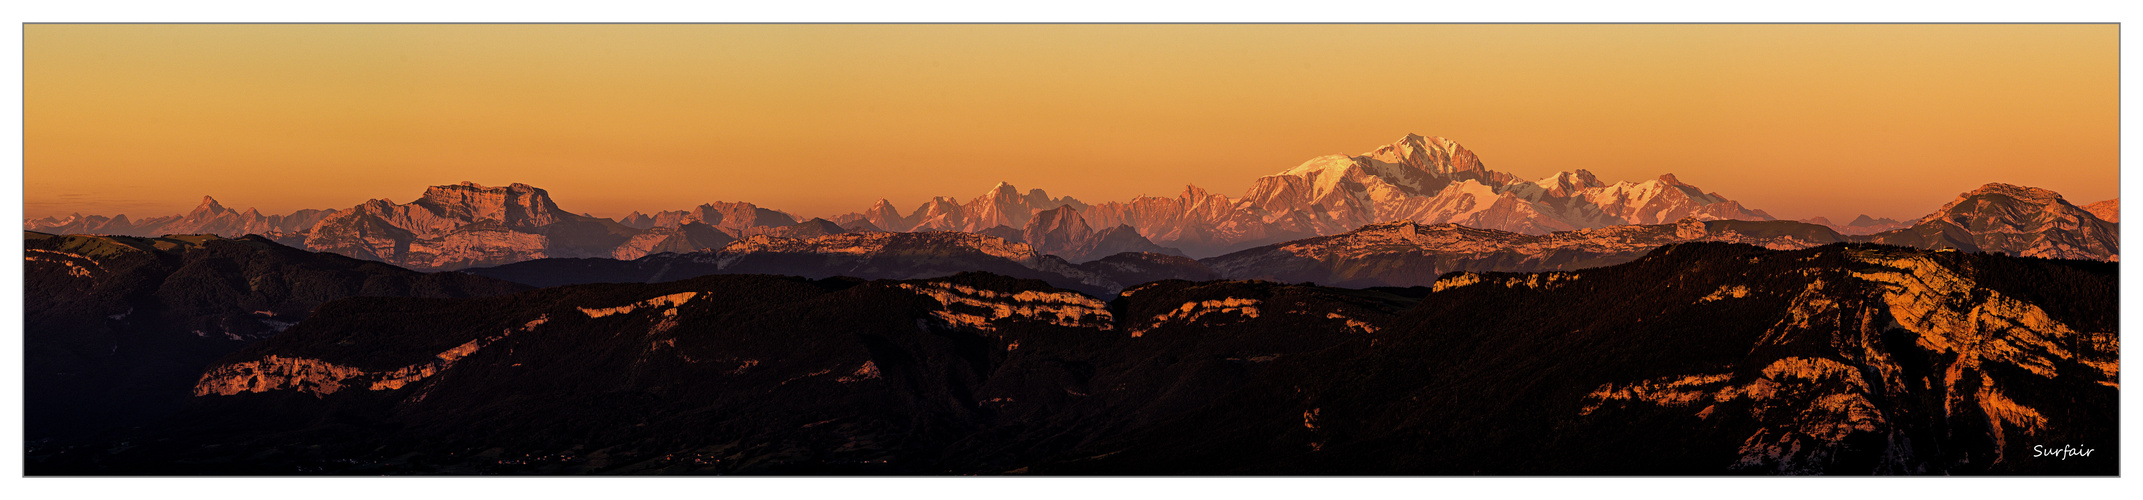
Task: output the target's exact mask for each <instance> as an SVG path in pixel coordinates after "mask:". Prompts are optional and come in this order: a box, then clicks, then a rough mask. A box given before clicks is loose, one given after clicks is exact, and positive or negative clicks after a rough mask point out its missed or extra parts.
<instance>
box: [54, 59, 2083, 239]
mask: <svg viewBox="0 0 2143 500" xmlns="http://www.w3.org/2000/svg"><path fill="white" fill-rule="evenodd" d="M24 38H25V40H24V94H25V95H24V115H25V116H24V148H25V151H24V157H25V164H24V190H25V193H24V197H25V215H26V216H30V217H42V216H47V215H64V214H66V213H69V212H80V213H84V214H102V215H112V214H115V213H125V214H128V215H129V216H133V217H143V216H154V215H168V214H175V213H182V212H184V211H186V210H189V209H191V208H192V207H193V206H194V205H195V204H197V203H198V202H199V200H200V196H202V195H213V196H215V197H216V198H217V199H218V200H220V201H222V202H223V204H224V205H226V206H228V207H231V208H236V209H243V208H245V207H258V208H259V209H260V210H261V211H263V212H265V213H287V212H290V211H293V210H296V209H300V208H346V207H349V206H353V205H356V204H358V203H360V202H363V201H364V200H367V199H372V198H387V199H391V200H394V201H396V202H408V201H411V200H413V199H415V198H416V197H417V195H419V194H421V193H422V192H423V190H424V188H425V186H429V185H435V184H451V183H454V182H459V181H464V180H467V181H476V182H478V183H483V184H490V185H502V184H506V183H511V182H524V183H528V184H532V185H535V186H538V187H543V188H545V189H548V190H549V191H550V192H551V194H552V197H553V198H554V199H556V200H557V201H558V203H559V204H560V205H561V206H562V207H564V208H566V209H567V210H572V211H575V212H589V213H593V214H595V215H599V216H606V217H616V216H621V215H624V214H625V213H626V212H629V211H633V210H639V211H643V212H653V211H657V210H675V209H685V208H689V207H692V206H695V205H698V204H700V203H705V202H711V201H750V202H753V203H757V204H759V205H761V206H765V207H770V208H777V209H782V210H787V211H790V212H793V213H797V214H800V215H804V216H807V217H811V216H832V215H835V214H839V213H845V212H853V211H860V210H863V209H864V208H867V207H869V206H870V205H871V204H872V203H873V202H875V201H876V200H878V199H880V198H885V199H890V200H892V201H893V202H894V204H895V205H896V206H898V207H900V208H901V209H902V210H903V211H906V210H909V209H912V208H914V207H915V206H917V205H920V204H921V203H922V202H923V201H925V200H927V199H929V197H931V196H954V197H956V198H959V199H961V200H966V199H968V198H972V197H974V196H976V195H978V194H980V193H982V192H983V191H985V190H987V189H988V188H989V187H990V186H992V185H994V184H995V183H996V182H998V181H1008V182H1011V183H1013V184H1014V185H1016V186H1019V187H1020V188H1021V189H1028V188H1043V189H1046V190H1048V191H1049V192H1050V193H1051V194H1052V195H1059V196H1062V195H1071V196H1074V197H1077V198H1079V199H1081V200H1084V201H1087V202H1103V201H1112V200H1114V201H1127V200H1129V199H1130V198H1132V197H1135V196H1138V195H1141V194H1150V195H1164V196H1173V195H1174V194H1176V193H1178V192H1180V191H1181V190H1182V189H1183V185H1185V184H1196V185H1198V186H1200V187H1204V188H1206V189H1208V190H1211V191H1214V192H1217V193H1222V194H1227V195H1229V196H1231V197H1234V196H1240V195H1241V194H1242V193H1243V191H1244V190H1245V189H1247V188H1248V187H1249V185H1250V182H1251V181H1252V180H1253V179H1255V178H1257V177H1259V176H1262V175H1269V174H1273V173H1277V172H1279V171H1281V170H1285V169H1287V168H1288V167H1292V166H1294V165H1296V164H1299V163H1301V162H1302V161H1304V160H1308V159H1310V158H1312V157H1315V156H1318V155H1324V154H1331V153H1348V154H1356V153H1362V152H1366V151H1369V150H1371V149H1374V148H1376V147H1377V146H1379V145H1383V144H1388V143H1390V142H1393V141H1395V140H1397V139H1399V138H1400V137H1402V136H1404V135H1405V134H1407V133H1419V134H1423V135H1437V136H1443V137H1447V138H1450V139H1453V140H1456V141H1458V142H1460V143H1461V144H1464V145H1465V146H1466V147H1467V148H1469V149H1472V150H1474V151H1475V152H1476V153H1477V154H1479V155H1480V157H1481V159H1482V162H1483V163H1484V164H1486V165H1487V166H1488V167H1489V168H1491V169H1495V170H1500V171H1505V172H1510V173H1513V174H1517V175H1519V176H1521V177H1526V178H1529V179H1530V178H1540V177H1545V176H1548V175H1551V174H1553V173H1555V172H1557V171H1562V170H1571V169H1579V168H1583V169H1588V170H1591V171H1592V172H1594V173H1595V174H1597V175H1598V176H1599V177H1600V178H1601V179H1602V180H1605V181H1608V182H1615V181H1623V180H1628V181H1641V180H1646V179H1651V178H1654V177H1656V176H1658V175H1659V174H1662V173H1670V172H1671V173H1674V174H1676V175H1677V177H1679V178H1680V179H1681V180H1682V181H1684V182H1688V183H1690V184H1694V185H1697V186H1699V187H1702V188H1704V189H1705V190H1708V191H1714V192H1718V193H1721V194H1724V195H1726V196H1727V197H1729V198H1732V199H1735V200H1738V201H1740V202H1742V203H1743V204H1744V205H1747V206H1749V207H1753V208H1759V209H1763V210H1766V211H1768V212H1770V213H1771V214H1772V215H1774V216H1778V217H1781V218H1790V219H1798V218H1806V217H1814V216H1827V217H1830V218H1832V219H1834V220H1836V221H1838V222H1841V223H1842V222H1845V221H1846V220H1848V219H1850V218H1851V217H1853V216H1854V215H1856V214H1861V213H1866V214H1870V215H1874V216H1877V217H1892V218H1899V219H1906V218H1914V217H1918V216H1920V215H1924V214H1926V213H1929V212H1932V211H1934V210H1935V209H1936V208H1938V207H1940V206H1941V205H1942V204H1943V203H1946V202H1948V201H1950V200H1951V199H1952V198H1954V197H1955V196H1956V195H1957V194H1958V193H1960V192H1963V191H1967V190H1970V189H1973V188H1975V187H1977V186H1979V185H1981V184H1984V183H1988V182H2007V183H2012V184H2022V185H2028V186H2037V187H2043V188H2048V189H2053V190H2055V191H2059V192H2061V193H2062V194H2063V195H2064V196H2065V197H2066V198H2068V199H2069V201H2070V202H2072V203H2076V204H2079V205H2081V204H2084V203H2089V202H2095V201H2099V200H2104V199H2108V198H2113V197H2115V196H2118V189H2119V188H2118V185H2117V180H2118V175H2119V158H2118V153H2119V139H2118V137H2117V133H2118V129H2119V110H2118V108H2117V103H2118V98H2119V89H2118V78H2119V73H2118V70H2119V68H2118V63H2119V61H2118V54H2117V51H2118V45H2117V41H2118V40H2117V39H2118V28H2117V26H2115V25H1905V26H1899V25H1515V26H1511V25H602V26H581V25H476V26H469V25H111V26H99V25H29V26H26V27H25V28H24Z"/></svg>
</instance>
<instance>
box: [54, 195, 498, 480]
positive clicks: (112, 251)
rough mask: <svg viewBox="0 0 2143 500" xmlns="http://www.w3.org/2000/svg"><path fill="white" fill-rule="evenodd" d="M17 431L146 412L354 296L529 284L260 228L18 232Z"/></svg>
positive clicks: (485, 290) (134, 419)
mask: <svg viewBox="0 0 2143 500" xmlns="http://www.w3.org/2000/svg"><path fill="white" fill-rule="evenodd" d="M23 247H24V252H23V254H24V263H23V281H24V285H25V291H26V292H27V293H24V299H23V316H24V320H25V321H24V322H25V325H24V328H23V333H24V339H23V348H24V356H23V358H24V361H25V365H26V366H25V370H24V372H25V373H24V375H25V377H24V389H25V390H24V392H25V396H26V397H25V401H24V405H23V406H24V417H25V418H24V424H25V425H24V431H25V436H26V438H27V439H29V440H31V441H32V442H35V441H37V440H40V439H44V438H48V437H55V436H71V435H82V434H88V433H95V432H100V431H104V430H109V429H113V428H120V427H125V426H130V425H141V424H146V423H150V422H154V421H156V420H158V419H161V418H163V417H164V416H166V415H169V414H170V413H171V412H172V411H175V410H177V409H178V407H179V406H180V403H181V402H183V401H185V400H186V399H187V397H188V395H189V393H190V392H191V382H192V381H194V380H195V379H197V378H199V376H200V373H201V371H202V370H204V369H206V368H207V366H208V364H209V362H212V361H215V360H216V359H217V358H221V357H223V356H224V355H227V354H230V353H231V352H233V351H236V350H238V349H239V348H241V347H244V346H246V345H247V344H248V343H251V342H254V341H257V340H259V339H263V338H267V337H270V336H273V335H275V334H276V332H279V331H282V330H283V329H285V328H289V327H290V325H292V324H295V323H298V322H300V321H303V320H304V319H305V318H306V316H307V315H309V314H311V313H312V311H313V308H315V307H319V306H320V304H322V303H326V302H328V301H332V300H335V299H341V298H345V297H356V296H394V297H474V296H485V295H502V294H507V293H513V292H519V291H524V290H528V289H529V287H527V286H523V285H518V284H514V283H509V282H505V281H500V280H495V279H491V278H483V277H478V276H470V275H466V274H459V273H437V274H425V273H419V272H415V271H410V270H407V269H402V268H398V267H394V266H391V265H387V264H383V263H379V262H370V261H363V260H357V259H353V258H349V257H344V256H341V255H335V254H330V253H316V252H307V251H304V250H299V249H296V248H291V247H288V246H283V245H280V244H277V243H275V242H273V241H269V240H268V239H266V238H262V237H260V236H245V237H240V238H222V237H217V236H210V235H169V236H164V237H161V238H139V237H132V236H86V235H66V236H59V235H50V234H44V233H39V232H34V231H24V232H23Z"/></svg>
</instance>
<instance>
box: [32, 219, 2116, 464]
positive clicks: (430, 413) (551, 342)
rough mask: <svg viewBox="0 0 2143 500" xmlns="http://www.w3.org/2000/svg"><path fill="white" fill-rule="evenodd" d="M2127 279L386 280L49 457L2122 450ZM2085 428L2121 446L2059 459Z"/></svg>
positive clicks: (1062, 458) (1866, 457)
mask: <svg viewBox="0 0 2143 500" xmlns="http://www.w3.org/2000/svg"><path fill="white" fill-rule="evenodd" d="M1696 222H1703V221H1696ZM916 234H963V233H947V232H931V233H916ZM1510 234H1516V233H1510ZM2116 266H2117V264H2114V263H2106V262H2093V261H2076V260H2048V259H2030V258H2019V257H2010V256H2004V255H1997V254H1988V253H1971V252H1940V251H1929V250H1919V249H1911V248H1903V247H1894V246H1882V245H1865V244H1829V245H1822V246H1816V247H1812V248H1806V249H1800V250H1769V249H1764V248H1760V247H1756V246H1751V245H1744V244H1730V243H1679V244H1670V245H1666V246H1663V247H1659V248H1657V249H1654V250H1651V251H1650V252H1647V253H1645V254H1644V255H1643V256H1640V257H1639V258H1637V259H1635V260H1632V261H1630V262H1627V263H1623V264H1620V265H1614V266H1606V267H1594V268H1588V269H1581V270H1574V271H1555V272H1544V273H1501V272H1462V273H1450V274H1447V275H1445V276H1443V277H1442V278H1440V279H1438V280H1437V281H1435V282H1434V283H1433V284H1432V285H1431V286H1428V287H1419V288H1368V289H1346V288H1331V287H1324V286H1312V285H1307V284H1292V285H1290V284H1282V283H1275V282H1269V281H1203V282H1192V281H1183V280H1163V281H1158V282H1153V283H1147V284H1144V285H1140V286H1136V287H1133V288H1130V289H1127V290H1124V291H1123V292H1122V293H1121V294H1120V296H1118V297H1117V298H1115V299H1113V300H1110V301H1107V302H1104V301H1100V300H1096V299H1094V298H1093V297H1090V296H1088V295H1085V294H1081V293H1076V292H1073V291H1069V290H1064V289H1060V288H1056V287H1052V286H1050V285H1049V284H1047V283H1044V282H1041V281H1035V280H1020V279H1014V278H1008V277H1003V276H995V275H990V274H983V273H966V274H959V275H954V276H949V277H939V278H931V279H919V280H863V279H857V278H826V279H817V280H814V279H807V278H799V277H777V276H763V275H716V276H705V277H700V278H693V279H686V280H679V281H669V282H663V283H647V284H589V285H575V286H563V287H553V288H546V289H542V290H535V291H526V292H520V293H515V294H512V295H504V296H495V297H488V298H462V299H414V298H391V297H358V298H348V299H343V300H338V301H334V302H330V303H327V304H325V305H322V306H321V307H319V309H318V310H317V311H316V312H314V313H313V314H312V316H311V317H309V318H307V319H306V320H305V321H303V322H301V323H299V324H298V325H296V326H293V327H290V328H289V329H288V330H287V331H285V332H284V333H282V334H280V335H276V336H274V337H272V338H269V339H266V340H263V341H260V342H256V343H254V344H252V345H251V346H249V347H246V348H244V349H242V350H240V351H238V352H235V353H232V354H231V355H229V356H226V357H224V358H222V359H220V360H218V361H216V362H214V363H212V364H211V366H210V367H208V369H206V370H204V371H202V372H201V373H200V374H199V376H198V377H197V378H196V379H194V380H192V390H191V394H192V395H193V396H192V397H191V398H190V401H189V403H188V405H187V406H186V408H185V409H184V410H183V411H181V412H180V413H179V414H178V415H176V416H175V417H173V418H172V419H171V420H169V421H167V422H166V423H164V424H162V425H159V426H154V427H149V428H144V429H142V430H140V431H139V432H138V433H136V434H131V435H126V436H117V437H112V438H109V439H110V440H109V441H105V440H96V439H90V440H79V441H54V442H46V443H42V444H37V445H34V446H33V447H32V449H31V450H30V453H29V459H28V461H27V464H26V468H27V472H28V473H30V474H35V475H46V474H157V475H170V474H239V475H279V474H293V473H298V474H352V475H377V474H569V473H579V474H649V473H664V474H812V475H826V474H1047V475H1082V474H1100V475H1175V474H1199V475H1211V474H1228V475H1251V474H1255V475H1264V474H1285V475H1304V474H1347V475H1381V474H1434V475H1475V474H1550V475H1598V474H1663V475H1711V474H1925V475H1939V474H2060V475H2070V474H2087V475H2105V474H2117V464H2118V463H2119V456H2120V448H2119V445H2120V441H2119V440H2118V439H2114V438H2113V436H2117V435H2118V433H2117V426H2118V421H2117V418H2116V417H2117V406H2118V401H2119V382H2118V380H2119V364H2118V352H2119V351H2118V340H2117V338H2116V336H2115V335H2114V333H2113V332H2115V331H2116V329H2117V322H2118V317H2119V315H2118V312H2117V311H2118V304H2117V301H2115V300H2114V297H2115V296H2116V292H2115V288H2116V287H2117V286H2118V277H2117V274H2118V273H2117V272H2116V271H2115V267H2116ZM120 440H124V441H125V444H118V441H120ZM2055 444H2062V445H2074V446H2077V447H2080V448H2089V449H2091V450H2093V451H2092V454H2091V455H2089V456H2088V457H2087V458H2086V457H2076V458H2075V459H2071V460H2056V459H2052V458H2048V457H2043V456H2035V454H2034V446H2041V447H2044V446H2053V445H2055Z"/></svg>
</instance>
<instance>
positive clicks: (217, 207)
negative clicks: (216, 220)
mask: <svg viewBox="0 0 2143 500" xmlns="http://www.w3.org/2000/svg"><path fill="white" fill-rule="evenodd" d="M226 210H229V209H226V208H223V204H222V203H216V197H214V196H203V197H201V205H200V206H196V207H194V208H193V213H204V212H205V213H212V214H220V213H223V212H224V211H226Z"/></svg>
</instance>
